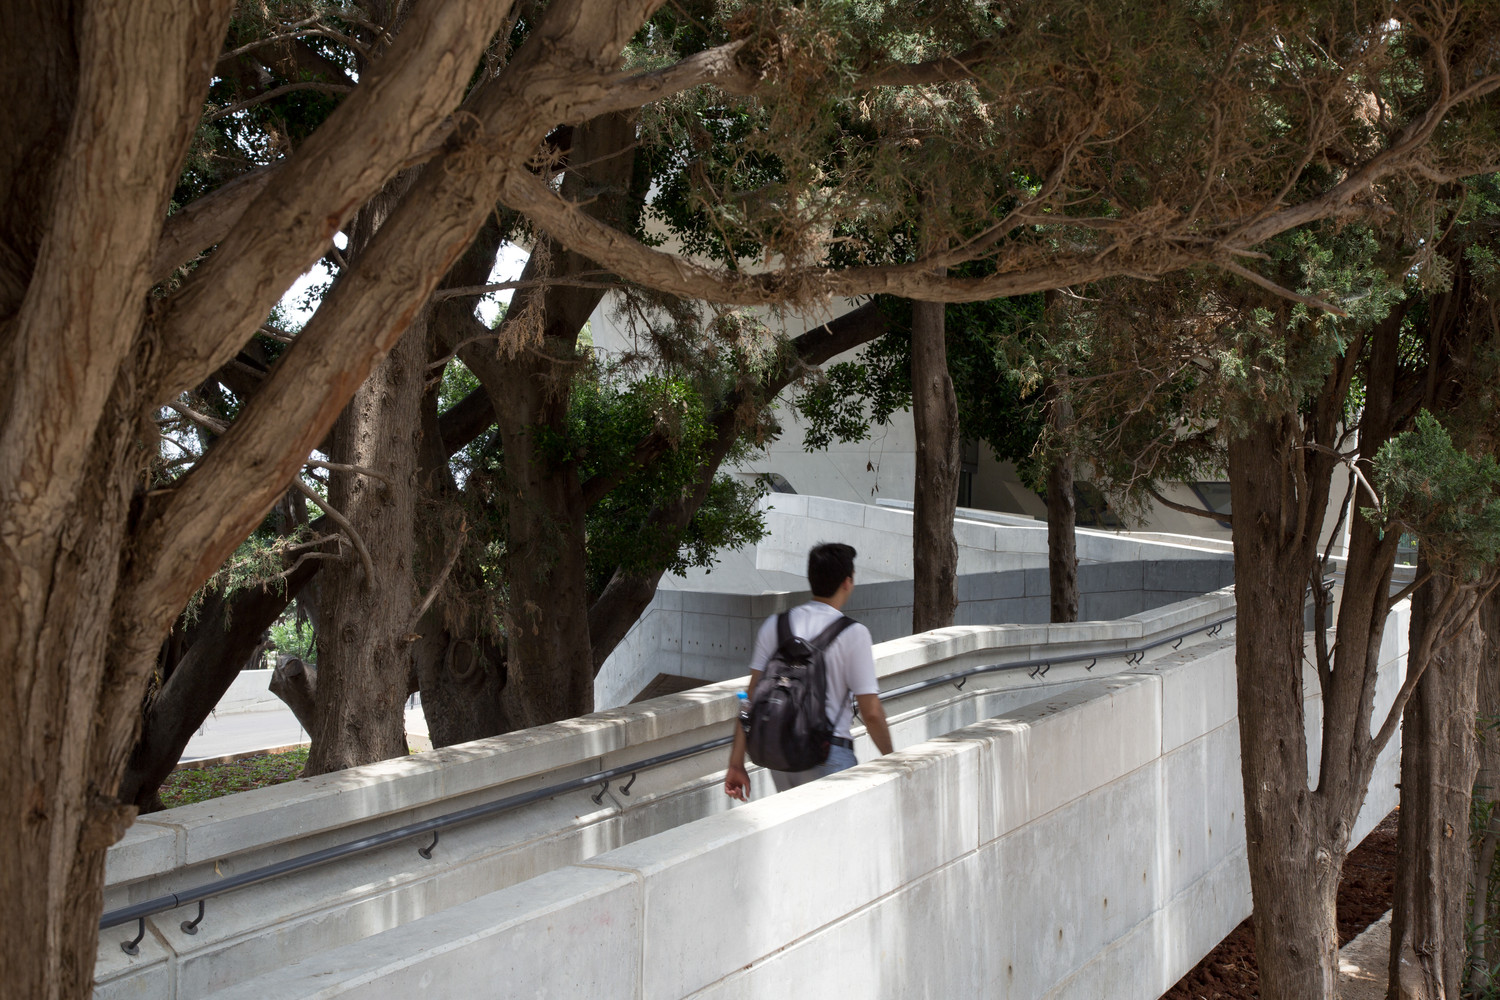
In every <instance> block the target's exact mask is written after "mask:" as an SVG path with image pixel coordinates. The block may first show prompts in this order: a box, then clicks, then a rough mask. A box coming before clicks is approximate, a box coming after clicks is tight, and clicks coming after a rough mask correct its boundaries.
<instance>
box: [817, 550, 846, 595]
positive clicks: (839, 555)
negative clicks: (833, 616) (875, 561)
mask: <svg viewBox="0 0 1500 1000" xmlns="http://www.w3.org/2000/svg"><path fill="white" fill-rule="evenodd" d="M853 575H854V546H852V545H845V544H844V543H842V542H824V543H823V544H821V545H815V546H813V550H812V551H811V552H809V553H808V554H807V582H808V583H809V584H811V585H812V592H813V596H814V597H832V596H833V595H834V594H835V593H837V592H838V589H839V587H840V586H841V585H842V584H843V582H844V581H845V580H847V579H849V578H850V577H851V576H853Z"/></svg>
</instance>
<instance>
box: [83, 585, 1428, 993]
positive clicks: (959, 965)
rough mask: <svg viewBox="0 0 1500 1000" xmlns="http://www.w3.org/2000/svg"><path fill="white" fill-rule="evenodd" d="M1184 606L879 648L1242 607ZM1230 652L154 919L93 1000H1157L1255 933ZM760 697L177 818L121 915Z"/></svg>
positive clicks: (694, 726)
mask: <svg viewBox="0 0 1500 1000" xmlns="http://www.w3.org/2000/svg"><path fill="white" fill-rule="evenodd" d="M1188 604H1189V605H1190V606H1189V607H1182V608H1175V609H1167V610H1165V611H1164V612H1163V613H1160V614H1155V615H1150V616H1142V617H1140V618H1139V619H1138V620H1134V621H1128V622H1119V623H1097V624H1092V625H1090V624H1084V625H1078V626H1068V627H1066V628H1059V627H1052V626H1004V627H998V628H996V627H990V628H956V629H948V630H941V631H940V632H938V633H933V634H930V635H927V636H917V637H910V638H908V639H903V640H898V641H895V642H890V643H884V644H882V645H881V646H880V647H879V648H878V650H877V653H878V661H877V663H878V668H879V671H880V673H881V676H882V685H883V686H884V687H886V688H891V687H894V686H896V685H898V684H900V683H904V682H906V681H909V680H911V679H914V678H918V677H923V676H932V675H935V674H940V673H945V672H948V671H951V670H954V669H959V668H961V667H963V666H965V665H974V664H978V663H982V662H989V663H993V662H1002V661H1007V660H1008V661H1011V662H1016V661H1021V660H1025V659H1028V658H1032V657H1042V656H1045V655H1046V653H1047V652H1048V651H1051V652H1053V653H1054V654H1056V653H1060V652H1061V651H1062V650H1066V651H1069V652H1071V651H1075V650H1077V651H1085V652H1086V651H1089V650H1091V649H1098V648H1101V647H1103V646H1106V645H1109V644H1112V643H1119V642H1121V641H1127V642H1130V643H1135V642H1139V641H1146V640H1149V639H1150V638H1152V637H1155V636H1160V635H1168V634H1172V633H1173V632H1175V631H1178V630H1180V629H1182V628H1184V627H1187V626H1188V625H1190V624H1192V623H1201V622H1207V621H1211V620H1213V619H1215V618H1217V617H1220V616H1222V615H1223V614H1224V613H1225V612H1226V610H1227V608H1229V607H1231V606H1232V595H1230V594H1223V593H1221V594H1213V595H1208V596H1206V597H1203V598H1199V599H1197V600H1195V601H1192V602H1188ZM1395 624H1396V623H1395V622H1394V621H1393V628H1392V631H1393V632H1394V631H1397V629H1395V627H1394V626H1395ZM1397 643H1398V640H1396V639H1395V638H1394V637H1392V638H1391V639H1390V645H1391V648H1390V650H1388V651H1387V650H1383V652H1382V660H1383V665H1384V666H1386V667H1387V668H1388V669H1393V670H1399V667H1400V666H1401V660H1400V658H1399V657H1397V656H1395V655H1391V656H1390V657H1389V658H1387V657H1386V655H1385V654H1386V653H1387V652H1390V653H1392V654H1394V652H1395V650H1396V649H1397V648H1398V645H1397ZM1059 644H1063V645H1062V650H1060V649H1059ZM1232 649H1233V639H1232V635H1231V633H1230V632H1226V634H1225V635H1224V636H1220V637H1217V638H1212V639H1210V638H1207V637H1204V636H1201V635H1200V636H1195V637H1193V638H1190V639H1188V640H1186V641H1185V642H1184V643H1182V645H1181V647H1180V648H1179V649H1176V650H1174V649H1172V648H1171V646H1164V647H1161V649H1160V650H1158V652H1157V654H1156V655H1154V656H1152V657H1149V658H1147V659H1146V660H1145V661H1144V662H1142V663H1139V664H1134V665H1129V664H1126V663H1124V662H1123V661H1122V660H1120V659H1112V660H1109V661H1103V660H1101V661H1099V662H1098V663H1097V664H1092V665H1091V664H1089V663H1088V661H1084V662H1082V663H1077V664H1072V665H1057V666H1053V667H1052V668H1051V669H1050V670H1049V671H1048V672H1047V673H1046V674H1044V675H1043V674H1040V673H1038V675H1037V676H1032V675H1031V674H1030V673H1028V672H1027V671H1011V672H1001V673H994V674H987V675H983V676H976V677H973V678H970V679H969V680H968V682H967V683H966V684H965V686H964V688H963V690H956V689H955V688H953V687H950V686H947V685H944V686H941V687H938V688H934V689H930V690H928V691H924V692H922V693H921V694H919V695H914V696H912V697H911V698H909V699H905V700H902V701H899V702H895V703H893V704H892V705H891V706H890V708H889V714H890V717H891V720H892V730H893V734H894V735H895V738H896V742H897V746H898V747H900V748H902V749H901V750H900V751H899V752H898V753H897V754H895V755H893V756H891V757H886V758H880V759H878V760H873V761H870V762H869V763H867V764H865V765H864V766H862V767H860V768H858V769H856V770H853V771H850V772H845V773H843V774H840V775H837V776H834V777H832V778H829V779H825V780H824V781H820V782H817V783H814V784H812V785H808V786H805V787H803V788H799V789H796V790H794V791H792V792H789V793H786V794H783V795H768V794H767V793H768V791H769V788H768V786H769V782H768V781H767V780H766V777H765V776H764V775H759V774H757V775H753V776H752V781H753V784H754V786H755V789H756V797H755V799H754V801H752V802H751V803H750V804H748V805H743V806H734V807H732V808H731V806H730V804H729V801H728V800H727V799H726V798H725V796H724V795H723V794H722V791H721V789H720V782H721V781H722V767H723V752H722V751H715V752H713V753H711V754H703V755H698V756H696V757H690V758H686V759H684V760H681V761H678V762H676V763H673V764H671V765H668V766H666V767H663V768H659V769H656V770H653V771H650V772H645V773H642V774H641V775H640V777H639V780H638V781H637V783H636V784H635V785H634V786H633V788H632V790H631V792H630V793H629V794H628V795H627V794H624V793H623V791H622V789H621V788H620V787H619V785H618V784H616V785H615V786H614V787H612V788H611V789H610V790H608V791H607V792H603V793H602V794H599V801H598V802H597V803H596V802H595V801H593V799H594V795H595V794H596V791H595V790H594V789H590V790H586V791H579V792H574V793H570V794H568V795H565V796H561V797H558V798H555V799H552V800H549V801H547V802H543V803H538V804H535V805H533V806H529V807H526V808H525V809H522V810H518V811H516V812H514V813H510V814H506V816H505V817H504V818H502V819H494V820H486V821H482V822H479V823H475V824H473V825H471V826H466V827H458V828H454V829H453V830H451V831H446V832H444V834H443V835H442V840H441V843H440V845H439V847H438V849H437V851H436V853H435V855H434V859H433V860H432V861H431V862H424V861H421V860H419V859H417V857H416V852H415V847H417V846H420V845H419V844H416V843H409V844H399V845H393V846H391V847H389V848H386V849H382V850H381V851H379V852H376V853H374V854H372V855H369V856H366V857H364V858H362V859H360V860H358V861H352V860H351V861H349V862H345V863H340V864H339V865H337V866H330V867H328V868H325V869H320V870H317V871H314V872H311V873H307V874H305V875H302V876H296V877H294V878H292V879H289V880H285V881H283V882H280V883H271V884H268V885H266V886H264V887H262V888H259V889H256V890H253V891H247V892H245V893H239V894H236V895H234V896H229V897H224V898H223V899H216V900H210V901H209V904H208V907H209V908H208V919H207V920H206V921H205V922H204V924H203V925H202V927H201V928H200V931H199V934H198V935H197V936H195V937H189V936H187V935H184V934H182V933H181V932H180V931H179V930H178V928H177V923H178V921H180V920H182V919H185V918H188V917H190V916H191V915H192V914H191V913H189V912H187V911H185V910H179V911H176V912H174V913H170V914H164V915H162V917H161V918H159V919H154V920H152V921H150V922H149V924H150V930H151V933H149V934H148V936H147V938H146V941H145V942H143V945H142V951H141V954H140V956H138V957H137V958H134V959H129V958H127V957H126V956H124V955H123V953H121V952H120V951H119V947H118V939H120V938H121V937H122V932H123V931H125V930H126V928H116V929H114V930H112V931H109V932H106V933H105V935H104V937H103V939H102V940H101V946H100V964H99V984H100V985H99V989H98V993H97V995H99V996H100V997H112V996H131V995H153V996H159V997H163V998H173V997H176V998H183V1000H185V998H189V997H201V996H205V995H214V996H219V997H223V998H226V1000H248V998H251V997H253V998H254V1000H283V998H287V1000H289V998H293V997H314V996H316V997H344V996H348V997H377V996H391V995H409V994H412V993H419V994H425V995H430V996H442V997H448V996H452V997H460V996H479V995H493V994H495V993H496V991H497V990H498V991H499V992H503V993H505V994H507V995H528V996H529V995H559V996H600V997H640V998H647V997H651V998H657V997H682V996H689V995H692V996H702V997H710V996H712V997H740V996H746V997H748V996H762V995H768V994H771V993H776V994H787V993H790V994H803V993H806V992H808V991H809V990H810V989H812V988H813V987H814V986H815V985H816V984H819V983H823V984H826V985H827V987H828V989H829V990H831V991H832V992H833V993H834V994H835V995H842V994H847V993H849V992H850V991H851V990H854V989H858V990H860V991H862V992H868V993H870V994H871V995H874V996H882V997H907V996H920V995H929V996H972V995H994V996H1007V997H1015V998H1022V997H1028V998H1029V997H1042V996H1070V997H1072V996H1077V997H1084V996H1090V995H1091V994H1090V993H1089V992H1088V991H1089V990H1090V989H1097V988H1098V984H1100V983H1113V984H1115V985H1116V986H1118V985H1119V984H1121V983H1126V984H1129V986H1130V987H1132V988H1133V987H1135V986H1137V985H1140V990H1139V992H1136V993H1130V992H1128V991H1123V992H1122V991H1121V990H1120V989H1117V988H1111V989H1108V990H1106V991H1105V992H1104V993H1095V994H1092V995H1096V996H1103V995H1107V996H1111V997H1121V998H1128V997H1130V996H1140V997H1142V998H1143V1000H1144V998H1147V997H1155V996H1156V995H1158V994H1159V993H1160V991H1161V989H1164V988H1165V986H1164V985H1163V986H1161V987H1160V988H1156V985H1155V984H1159V983H1165V984H1167V985H1169V984H1170V982H1172V981H1173V980H1174V979H1175V978H1176V976H1177V975H1180V973H1181V972H1182V971H1184V970H1185V969H1186V968H1188V967H1190V966H1191V964H1192V963H1193V962H1195V961H1196V960H1197V959H1198V958H1199V957H1201V955H1202V954H1203V953H1204V952H1205V951H1207V950H1208V949H1209V948H1211V947H1212V946H1213V944H1214V943H1216V942H1217V940H1218V938H1219V937H1221V936H1222V934H1223V933H1226V932H1227V931H1228V930H1229V929H1230V928H1232V927H1233V926H1234V924H1235V923H1237V922H1238V921H1239V920H1240V919H1242V918H1243V916H1244V915H1245V913H1246V912H1248V906H1249V900H1248V892H1247V890H1246V889H1245V888H1244V886H1245V875H1244V854H1243V852H1244V835H1243V826H1242V817H1241V812H1242V809H1241V803H1240V796H1239V788H1240V785H1239V778H1238V760H1239V756H1238V735H1237V728H1236V723H1235V717H1234V672H1233V664H1232ZM1090 666H1093V669H1092V671H1091V670H1090V669H1089V667H1090ZM740 683H741V681H740V680H739V679H736V680H735V681H729V682H724V683H720V684H716V685H710V686H708V687H704V688H700V689H697V690H694V691H690V692H685V693H682V694H677V695H670V696H667V697H664V698H660V699H656V700H653V701H650V702H644V703H641V704H639V705H634V706H629V707H626V708H621V709H615V710H611V711H608V712H602V713H597V714H595V715H593V716H587V717H584V718H582V719H576V720H571V721H570V722H568V723H560V724H558V725H556V726H549V727H542V728H541V729H538V730H531V731H528V732H524V733H516V734H510V735H508V736H505V737H498V738H496V739H494V740H485V741H478V742H476V743H473V744H467V745H464V746H461V747H454V748H449V749H448V750H443V751H436V752H435V753H434V754H424V755H419V756H418V757H413V758H408V759H406V760H405V761H396V762H387V764H385V765H376V766H374V767H371V768H360V769H354V770H353V771H349V772H343V776H342V780H340V781H326V782H325V781H323V780H322V779H314V780H313V781H308V782H294V783H292V784H291V785H288V786H279V787H278V788H273V789H266V790H263V791H261V792H257V793H250V794H249V795H244V796H236V797H234V798H233V799H229V800H220V803H221V804H220V805H219V806H217V807H215V808H213V809H209V808H200V807H190V809H189V811H186V812H185V811H184V810H170V811H168V812H165V813H160V814H156V815H155V816H153V817H150V818H148V819H147V820H143V821H142V822H141V823H138V824H136V826H135V827H134V828H132V830H131V831H130V833H129V834H128V835H127V837H126V839H125V840H124V841H122V842H121V844H119V845H117V846H116V848H115V849H113V850H112V851H111V856H110V880H111V884H110V887H109V890H108V892H109V896H110V898H109V902H108V905H110V906H116V905H120V904H122V903H124V902H129V901H133V900H136V899H140V898H145V897H149V896H152V895H156V894H158V893H160V892H161V891H163V890H164V889H168V888H174V887H177V886H179V885H182V884H189V883H192V882H195V881H202V880H204V879H208V878H212V877H214V875H213V873H214V872H215V870H218V871H220V872H221V873H222V874H226V875H228V874H233V873H234V872H236V871H242V870H245V868H247V867H251V866H253V865H255V864H261V863H265V861H266V860H268V859H274V858H279V857H284V856H288V855H289V854H291V853H298V852H301V851H303V850H308V849H313V848H316V847H318V846H324V845H326V844H328V843H332V842H334V841H336V840H341V839H348V838H351V837H353V836H357V835H360V834H363V833H365V832H367V831H372V830H375V829H389V828H391V827H394V826H396V825H399V824H401V823H406V822H411V821H412V820H413V819H416V818H420V817H424V816H431V815H435V814H438V813H441V812H446V811H450V810H452V809H454V808H459V807H462V806H465V805H468V804H472V803H474V802H477V801H480V800H482V799H488V798H496V797H499V796H502V795H505V794H510V793H511V792H513V791H518V790H521V789H523V788H531V787H537V786H539V785H543V784H550V783H553V782H555V781H557V780H561V779H563V778H566V777H569V776H573V775H577V774H582V773H588V772H590V771H592V770H594V769H597V768H599V767H601V766H608V765H610V764H614V763H624V762H628V761H629V760H632V759H640V758H642V757H645V756H650V755H652V754H654V753H659V752H662V751H663V750H665V749H668V748H670V747H675V746H688V745H692V744H694V743H696V742H698V741H701V740H703V739H707V738H710V737H712V736H715V735H718V734H719V733H722V732H724V727H725V726H726V724H727V723H728V720H729V719H730V717H731V716H732V713H733V712H734V710H735V698H734V693H735V691H736V689H737V688H738V686H739V684H740ZM1390 683H1391V682H1390V681H1388V680H1387V679H1386V678H1384V677H1383V678H1382V691H1385V690H1387V688H1388V686H1389V684H1390ZM1396 683H1398V681H1397V682H1396ZM869 753H871V751H870V749H869V748H868V746H867V745H866V746H864V747H862V749H861V754H862V755H868V754H869ZM330 777H337V776H330ZM1380 780H1384V779H1380ZM1380 780H1377V782H1376V783H1373V784H1372V791H1371V798H1372V804H1371V805H1370V807H1369V809H1368V810H1367V811H1370V812H1378V813H1379V814H1380V815H1383V814H1384V811H1388V810H1389V808H1390V806H1391V804H1393V803H1394V795H1395V793H1394V790H1393V789H1392V788H1391V787H1389V784H1384V785H1383V784H1381V783H1380ZM236 799H237V800H239V802H238V803H237V802H236V801H235V800H236ZM246 801H248V802H249V803H250V804H249V805H243V804H240V803H243V802H246ZM316 802H321V803H322V805H321V806H320V807H318V806H315V805H314V803H316ZM382 802H383V803H384V808H382V806H381V804H382ZM212 805H213V803H204V804H203V806H204V807H208V806H212ZM283 806H284V807H285V809H286V813H285V815H287V816H291V817H294V818H295V822H296V823H297V824H298V826H295V827H294V826H290V825H289V824H288V823H287V822H286V821H285V820H283V818H282V816H283V813H282V809H283ZM346 807H348V808H346ZM231 827H235V828H236V829H231ZM216 850H218V851H226V853H224V854H218V855H216V854H215V853H214V852H215V851H216ZM189 857H191V858H194V859H197V861H196V863H193V862H187V867H180V866H181V865H183V863H184V862H186V859H188V858H189ZM123 936H133V932H132V934H131V935H123ZM282 966H285V968H282ZM497 984H500V985H497ZM1141 984H1153V985H1152V986H1151V987H1149V988H1148V987H1146V986H1145V985H1141ZM1150 988H1154V989H1155V990H1156V991H1155V992H1149V989H1150ZM142 990H145V991H148V993H146V994H143V993H142V992H141V991H142ZM216 990H217V991H221V992H215V991H216Z"/></svg>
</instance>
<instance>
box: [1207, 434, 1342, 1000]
mask: <svg viewBox="0 0 1500 1000" xmlns="http://www.w3.org/2000/svg"><path fill="white" fill-rule="evenodd" d="M1295 424H1296V420H1295V418H1294V417H1291V416H1289V415H1288V416H1286V417H1284V418H1283V419H1281V420H1270V421H1264V422H1260V423H1256V424H1254V425H1252V426H1251V427H1250V428H1249V429H1248V432H1247V434H1246V436H1245V437H1243V438H1240V439H1238V440H1234V441H1231V442H1230V445H1229V483H1230V495H1231V498H1232V500H1233V503H1234V512H1235V521H1234V572H1235V598H1236V600H1235V606H1236V609H1237V611H1238V614H1239V620H1238V624H1237V626H1236V634H1235V666H1236V688H1237V692H1238V697H1239V726H1240V757H1241V765H1242V780H1243V782H1244V788H1245V829H1246V836H1247V841H1248V844H1247V850H1248V854H1249V864H1250V887H1251V892H1252V895H1253V897H1254V900H1255V952H1256V955H1257V956H1258V961H1259V965H1260V988H1261V996H1262V997H1263V998H1265V1000H1314V998H1326V1000H1332V997H1333V995H1334V987H1335V983H1336V981H1337V962H1336V958H1337V954H1338V932H1337V927H1336V924H1335V919H1334V902H1335V898H1336V892H1337V889H1338V878H1339V871H1340V868H1341V866H1342V862H1343V853H1342V852H1343V850H1344V847H1343V846H1341V845H1339V843H1338V840H1337V838H1330V837H1329V836H1328V831H1326V830H1325V829H1324V824H1323V823H1322V821H1321V816H1320V810H1319V809H1318V808H1317V807H1316V804H1315V802H1314V800H1313V795H1312V793H1311V792H1310V790H1309V789H1308V782H1307V772H1308V759H1307V747H1306V743H1305V741H1304V740H1303V739H1302V733H1303V732H1304V715H1303V703H1302V651H1303V632H1302V608H1303V588H1304V586H1305V581H1306V579H1307V569H1308V566H1309V565H1310V563H1311V553H1310V551H1308V546H1307V545H1306V544H1298V542H1299V541H1303V540H1302V539H1299V538H1298V537H1297V536H1296V535H1294V536H1293V538H1294V540H1293V541H1292V542H1291V543H1290V544H1289V540H1288V538H1287V528H1288V526H1289V525H1288V519H1289V518H1294V517H1296V516H1297V515H1296V513H1295V512H1294V510H1293V509H1292V508H1293V504H1295V503H1296V498H1295V496H1294V490H1293V488H1292V481H1293V479H1294V468H1295V465H1296V464H1297V463H1300V462H1301V456H1300V454H1299V451H1298V448H1297V444H1298V442H1297V435H1296V433H1295V431H1294V428H1295ZM1314 541H1315V539H1314Z"/></svg>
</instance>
